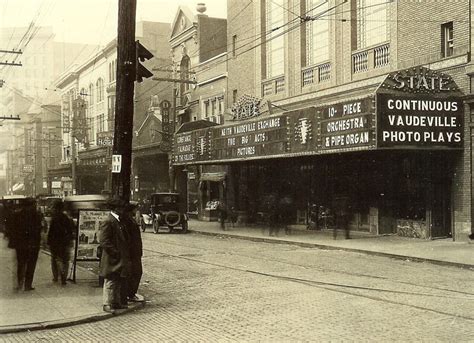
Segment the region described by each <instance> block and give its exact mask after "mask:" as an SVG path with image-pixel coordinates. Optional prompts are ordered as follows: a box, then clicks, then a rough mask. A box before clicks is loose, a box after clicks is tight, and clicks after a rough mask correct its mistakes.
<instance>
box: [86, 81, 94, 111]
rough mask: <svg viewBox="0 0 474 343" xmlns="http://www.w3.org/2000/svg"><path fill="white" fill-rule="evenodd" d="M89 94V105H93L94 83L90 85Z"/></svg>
mask: <svg viewBox="0 0 474 343" xmlns="http://www.w3.org/2000/svg"><path fill="white" fill-rule="evenodd" d="M87 95H88V96H89V106H92V105H93V104H94V85H93V84H92V83H91V84H90V85H89V93H88V94H87Z"/></svg>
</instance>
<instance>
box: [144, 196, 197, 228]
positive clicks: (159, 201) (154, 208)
mask: <svg viewBox="0 0 474 343" xmlns="http://www.w3.org/2000/svg"><path fill="white" fill-rule="evenodd" d="M140 225H141V228H142V231H143V232H145V230H146V228H147V227H148V226H151V227H152V228H153V232H154V233H158V232H160V230H163V229H164V230H166V231H167V232H173V231H177V230H179V231H180V232H181V233H186V232H187V231H188V216H187V214H186V213H184V210H181V209H180V199H179V193H154V194H152V195H151V196H150V207H149V211H145V212H143V213H141V218H140Z"/></svg>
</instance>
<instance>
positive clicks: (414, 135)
mask: <svg viewBox="0 0 474 343" xmlns="http://www.w3.org/2000/svg"><path fill="white" fill-rule="evenodd" d="M460 95H461V94H460V93H459V90H458V88H457V86H456V84H455V83H454V81H453V80H452V79H451V78H450V77H449V76H448V75H446V74H442V73H436V72H434V71H432V70H429V69H426V68H421V67H420V68H412V69H409V70H406V71H399V72H397V73H393V74H390V75H389V76H388V77H387V79H386V80H385V82H384V83H383V84H382V85H381V87H380V92H378V93H377V147H378V148H423V149H430V148H442V149H460V148H462V146H463V126H464V125H463V123H464V117H463V114H464V111H463V103H462V100H461V98H460Z"/></svg>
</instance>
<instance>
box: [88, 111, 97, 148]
mask: <svg viewBox="0 0 474 343" xmlns="http://www.w3.org/2000/svg"><path fill="white" fill-rule="evenodd" d="M94 119H95V118H94V117H93V116H91V117H89V118H87V124H88V125H87V126H88V129H89V131H88V132H89V135H88V136H89V137H88V138H89V142H95V125H94V124H95V123H94Z"/></svg>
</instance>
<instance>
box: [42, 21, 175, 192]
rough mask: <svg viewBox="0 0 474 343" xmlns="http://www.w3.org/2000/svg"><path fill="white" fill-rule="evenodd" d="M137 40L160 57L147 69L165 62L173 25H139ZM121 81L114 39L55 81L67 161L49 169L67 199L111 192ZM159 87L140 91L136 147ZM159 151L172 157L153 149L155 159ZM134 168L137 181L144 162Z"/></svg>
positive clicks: (137, 95)
mask: <svg viewBox="0 0 474 343" xmlns="http://www.w3.org/2000/svg"><path fill="white" fill-rule="evenodd" d="M136 37H137V38H136V39H137V40H139V41H140V43H141V44H143V45H145V46H146V47H147V48H148V49H149V50H150V52H152V54H154V56H155V58H153V59H152V60H150V61H149V62H148V64H147V65H148V66H155V64H156V63H158V64H159V63H164V62H163V56H165V55H166V56H168V54H169V48H168V44H167V39H168V37H169V24H167V23H155V22H138V23H137V27H136ZM158 61H160V62H158ZM167 61H169V59H168V60H167ZM168 64H169V63H168ZM116 78H117V42H116V40H113V41H111V42H110V43H109V44H108V45H107V46H106V47H105V48H103V49H101V50H100V51H98V52H97V53H96V54H94V55H92V56H91V57H90V58H89V60H88V61H86V62H85V63H83V64H82V65H80V66H72V67H71V69H70V70H68V71H67V72H65V73H64V74H63V75H61V76H60V77H59V78H58V80H57V82H56V87H57V88H59V89H61V91H62V103H61V117H62V119H61V123H62V124H61V127H62V129H63V133H62V141H63V143H62V162H61V166H60V167H58V168H56V169H54V170H50V174H51V178H52V179H54V180H55V181H56V182H61V187H62V192H63V194H64V195H70V194H97V193H108V192H110V189H111V164H112V145H113V135H114V119H115V99H116ZM154 86H156V85H154V84H152V83H150V82H146V83H144V84H143V85H140V86H137V88H136V91H135V109H134V132H135V136H136V138H137V139H136V142H135V144H134V149H135V148H138V146H137V143H139V139H138V138H139V137H138V136H139V134H138V131H139V130H135V128H139V127H140V126H141V125H142V124H143V121H145V118H146V111H147V109H148V107H149V106H151V105H150V98H153V97H154V96H155V97H156V96H158V94H159V93H160V90H159V89H157V88H156V87H154ZM161 92H162V93H163V94H161V96H162V97H164V98H166V97H168V94H169V93H170V92H171V91H168V90H166V91H163V89H161ZM140 144H141V143H140ZM157 153H161V154H163V155H164V156H166V157H167V153H163V152H157V151H155V150H153V149H152V152H151V155H152V156H154V155H155V154H157ZM151 158H152V159H153V158H154V157H151ZM133 170H134V175H133V177H135V176H136V177H137V178H139V177H140V174H141V172H140V167H139V162H137V163H136V165H135V166H134V169H133ZM166 175H168V173H167V169H166ZM137 188H138V187H137ZM132 191H135V189H134V190H132ZM137 191H138V190H137Z"/></svg>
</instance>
